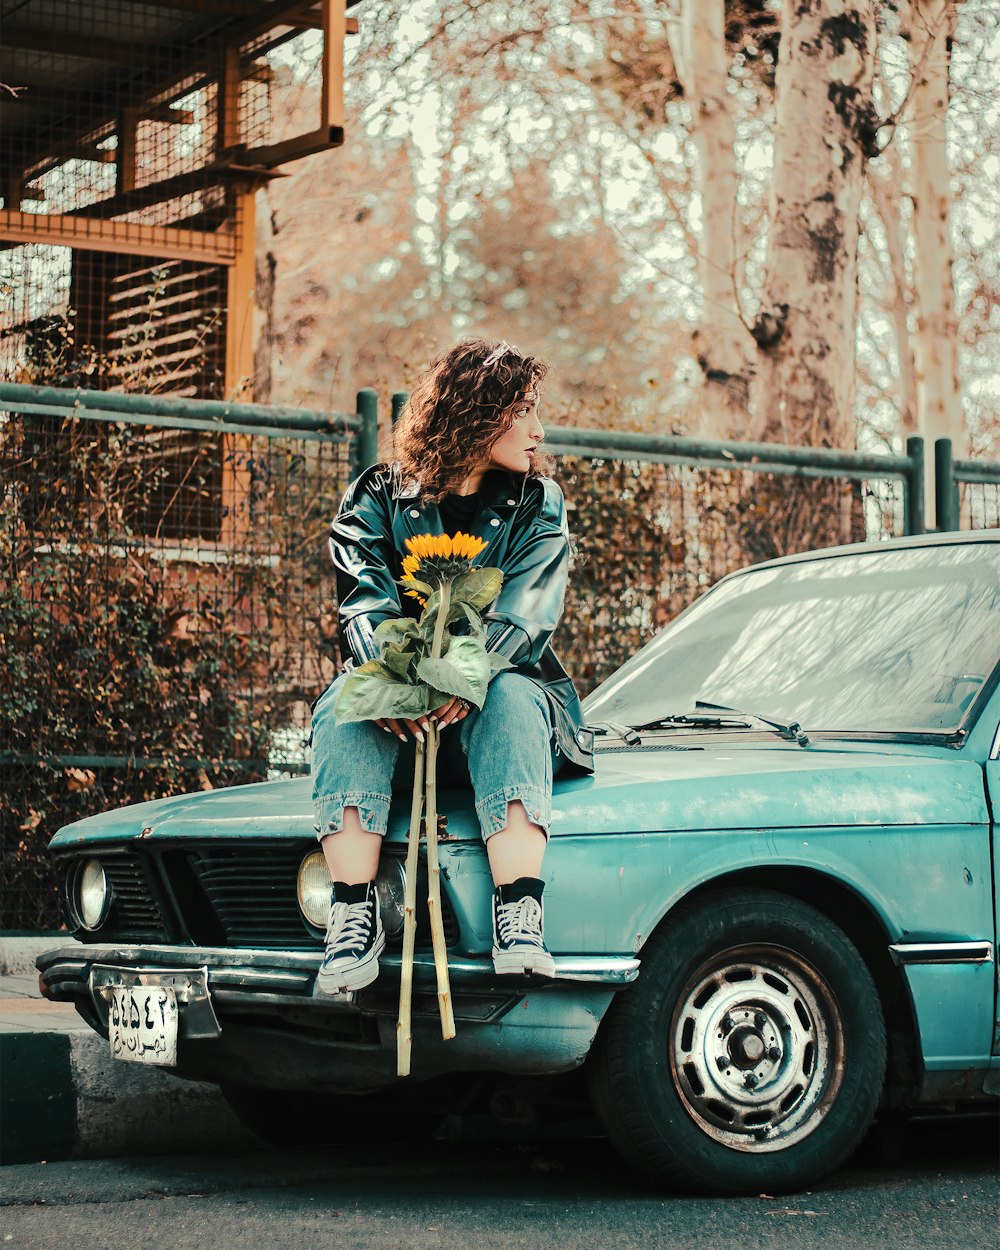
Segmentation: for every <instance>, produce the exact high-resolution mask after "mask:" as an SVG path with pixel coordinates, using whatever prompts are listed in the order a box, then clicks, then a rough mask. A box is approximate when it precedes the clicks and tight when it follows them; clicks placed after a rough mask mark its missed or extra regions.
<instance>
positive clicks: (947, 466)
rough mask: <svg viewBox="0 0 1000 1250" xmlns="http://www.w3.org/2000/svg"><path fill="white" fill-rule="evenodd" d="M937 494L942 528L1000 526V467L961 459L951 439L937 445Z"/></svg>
mask: <svg viewBox="0 0 1000 1250" xmlns="http://www.w3.org/2000/svg"><path fill="white" fill-rule="evenodd" d="M934 492H935V498H936V500H937V515H938V528H939V529H942V530H957V529H996V528H997V527H998V526H1000V464H996V463H994V462H991V461H986V460H958V459H956V458H955V457H954V456H953V454H952V446H951V439H948V438H939V439H938V440H937V441H936V442H935V444H934Z"/></svg>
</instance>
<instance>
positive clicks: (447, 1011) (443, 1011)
mask: <svg viewBox="0 0 1000 1250" xmlns="http://www.w3.org/2000/svg"><path fill="white" fill-rule="evenodd" d="M440 740H441V730H440V729H439V727H438V726H437V725H436V724H432V725H431V728H430V732H429V734H428V738H427V778H426V783H425V784H426V792H427V807H426V810H427V816H426V827H427V914H428V916H429V917H430V921H431V942H432V944H433V947H434V971H435V972H436V973H437V994H438V1012H439V1013H440V1016H441V1036H442V1037H443V1038H444V1040H445V1041H448V1040H449V1039H450V1038H453V1037H454V1036H455V1016H454V1013H453V1011H452V1003H451V984H450V981H449V977H448V948H447V946H446V945H445V940H444V923H443V921H442V917H441V866H440V863H439V862H438V831H437V753H438V743H439V742H440Z"/></svg>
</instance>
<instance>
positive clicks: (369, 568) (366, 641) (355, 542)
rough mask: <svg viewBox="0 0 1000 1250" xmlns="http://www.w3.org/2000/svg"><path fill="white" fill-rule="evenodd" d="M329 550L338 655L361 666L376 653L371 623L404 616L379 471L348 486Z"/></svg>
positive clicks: (386, 501)
mask: <svg viewBox="0 0 1000 1250" xmlns="http://www.w3.org/2000/svg"><path fill="white" fill-rule="evenodd" d="M330 554H331V555H332V556H333V564H334V568H335V569H336V574H337V600H338V603H339V607H340V649H341V653H342V655H343V658H344V659H345V660H346V659H349V658H350V659H353V660H354V662H355V663H356V664H364V663H365V661H366V660H372V659H375V658H376V657H377V656H378V646H377V645H376V643H375V642H374V641H373V638H372V635H373V633H374V631H375V627H376V626H377V625H379V624H380V623H381V622H382V621H384V620H388V619H389V618H390V617H399V616H403V615H405V614H404V612H403V610H402V608H401V606H400V600H399V588H398V587H397V585H396V581H395V572H394V569H395V564H396V556H395V551H394V548H393V542H392V516H391V512H390V503H389V493H388V490H387V489H386V486H385V480H384V477H383V476H381V475H380V474H379V473H378V471H377V469H376V470H372V469H369V470H367V471H366V472H365V473H363V474H362V475H361V476H360V477H359V478H357V479H356V480H355V481H354V482H352V483H351V485H350V486H349V487H348V488H347V491H346V493H345V494H344V498H343V500H342V502H341V505H340V508H339V510H338V512H337V516H336V519H335V520H334V522H333V526H332V528H331V530H330Z"/></svg>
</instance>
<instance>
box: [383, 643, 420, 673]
mask: <svg viewBox="0 0 1000 1250" xmlns="http://www.w3.org/2000/svg"><path fill="white" fill-rule="evenodd" d="M417 658H418V657H417V653H416V651H411V650H410V649H409V648H408V647H404V646H401V645H400V644H399V643H395V642H390V643H389V644H388V645H387V646H383V648H382V662H383V664H385V666H386V668H391V669H392V671H393V673H395V674H396V676H397V678H400V677H401V678H402V679H403V680H404V681H405V680H406V677H407V674H408V673H409V671H410V664H411V662H412V661H414V660H416V659H417Z"/></svg>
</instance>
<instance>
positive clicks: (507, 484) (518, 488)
mask: <svg viewBox="0 0 1000 1250" xmlns="http://www.w3.org/2000/svg"><path fill="white" fill-rule="evenodd" d="M392 475H393V477H392V481H393V490H392V493H393V497H394V498H395V499H398V500H399V502H400V503H407V502H409V501H410V500H415V499H417V498H418V497H419V495H420V483H419V482H406V483H404V482H401V481H400V475H399V465H398V462H394V463H393V465H392ZM527 480H528V479H527V474H525V473H510V472H508V471H507V470H506V469H490V470H488V471H487V472H486V473H484V474H483V480H482V483H481V485H480V487H479V502H480V506H481V507H482V508H483V509H484V510H487V511H490V512H497V513H500V514H501V515H502V514H503V513H504V512H506V511H508V510H509V509H510V508H513V507H516V506H517V505H518V504H519V503H520V502H521V501H522V499H523V498H524V490H525V486H526V485H527Z"/></svg>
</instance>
